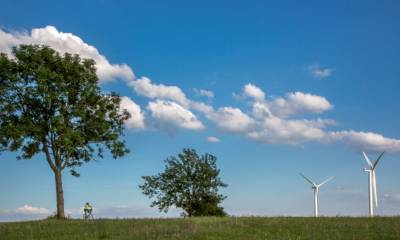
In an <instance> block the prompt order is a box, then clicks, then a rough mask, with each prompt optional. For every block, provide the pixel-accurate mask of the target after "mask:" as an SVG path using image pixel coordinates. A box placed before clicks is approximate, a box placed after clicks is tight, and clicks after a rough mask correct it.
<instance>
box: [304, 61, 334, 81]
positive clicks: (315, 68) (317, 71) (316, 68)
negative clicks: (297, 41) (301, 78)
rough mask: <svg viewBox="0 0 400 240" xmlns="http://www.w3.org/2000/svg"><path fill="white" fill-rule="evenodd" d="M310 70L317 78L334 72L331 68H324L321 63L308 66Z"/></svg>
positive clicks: (325, 76)
mask: <svg viewBox="0 0 400 240" xmlns="http://www.w3.org/2000/svg"><path fill="white" fill-rule="evenodd" d="M308 70H309V71H310V73H311V75H312V76H313V77H315V78H327V77H329V76H331V75H332V72H333V70H332V69H331V68H322V67H321V66H320V65H319V64H312V65H310V66H308Z"/></svg>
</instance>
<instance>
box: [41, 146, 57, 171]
mask: <svg viewBox="0 0 400 240" xmlns="http://www.w3.org/2000/svg"><path fill="white" fill-rule="evenodd" d="M43 151H44V153H45V154H46V160H47V162H48V163H49V165H50V168H51V169H52V170H53V172H57V171H58V169H57V168H56V166H55V165H54V163H53V161H51V156H50V153H49V149H48V146H47V143H46V142H44V143H43Z"/></svg>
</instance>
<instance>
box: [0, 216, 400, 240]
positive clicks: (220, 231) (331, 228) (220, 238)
mask: <svg viewBox="0 0 400 240" xmlns="http://www.w3.org/2000/svg"><path fill="white" fill-rule="evenodd" d="M399 229H400V217H376V218H351V217H339V218H335V217H332V218H325V217H321V218H314V217H309V218H306V217H270V218H261V217H240V218H236V217H222V218H221V217H199V218H198V217H194V218H186V219H182V218H181V219H127V220H112V219H108V220H106V219H99V220H93V221H84V220H67V221H57V220H46V221H32V222H20V223H0V239H7V240H20V239H32V240H35V239H37V240H47V239H49V240H50V239H51V240H72V239H76V240H78V239H79V240H86V239H88V240H89V239H90V240H91V239H113V240H128V239H135V240H145V239H163V240H179V239H180V240H182V239H193V240H208V239H209V240H224V239H226V240H243V239H246V240H256V239H264V240H293V239H296V240H308V239H313V240H340V239H343V240H348V239H368V240H380V239H385V240H392V239H393V240H398V239H400V230H399Z"/></svg>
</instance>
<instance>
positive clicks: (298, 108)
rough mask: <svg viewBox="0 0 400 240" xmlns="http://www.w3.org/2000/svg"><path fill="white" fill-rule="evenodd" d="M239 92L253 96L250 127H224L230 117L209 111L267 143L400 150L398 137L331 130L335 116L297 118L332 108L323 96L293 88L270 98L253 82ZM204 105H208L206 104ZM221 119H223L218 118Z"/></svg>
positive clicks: (254, 138) (253, 138) (367, 149)
mask: <svg viewBox="0 0 400 240" xmlns="http://www.w3.org/2000/svg"><path fill="white" fill-rule="evenodd" d="M240 96H241V97H242V99H243V98H250V99H251V100H252V101H251V102H250V105H251V108H252V111H251V115H246V116H247V117H246V119H248V120H247V121H246V122H247V123H250V122H251V124H247V127H244V126H246V124H238V125H240V126H242V127H243V128H241V129H240V130H236V131H234V129H238V128H237V126H235V127H225V125H227V126H229V124H230V121H229V120H228V119H226V118H223V117H220V118H218V117H215V116H218V115H217V113H218V111H217V112H214V111H212V112H211V113H212V114H210V113H209V112H208V113H207V114H208V115H210V116H211V117H214V118H215V119H212V118H210V119H211V120H214V121H215V122H216V124H217V126H219V127H220V128H224V127H225V130H228V131H232V132H239V133H242V134H243V135H244V136H246V137H248V138H250V139H252V140H255V141H258V142H262V143H267V144H291V145H302V144H304V143H306V142H310V141H314V142H320V143H325V144H327V143H334V142H342V143H343V144H345V145H347V146H350V147H352V148H354V149H357V150H365V151H391V152H397V151H400V140H398V139H392V138H387V137H384V136H382V135H380V134H377V133H371V132H362V131H361V132H358V131H354V130H348V131H346V130H341V131H340V130H339V131H329V130H327V128H328V127H332V126H336V125H337V123H336V121H335V120H332V119H322V118H316V119H302V118H298V115H299V114H305V113H307V114H321V113H323V112H325V111H327V110H330V109H332V108H333V105H332V104H331V103H330V102H329V101H328V100H327V99H326V98H324V97H322V96H318V95H313V94H309V93H302V92H294V93H287V94H286V95H285V97H279V98H276V99H272V100H269V99H267V98H266V97H265V93H264V92H263V91H262V90H261V89H260V88H259V87H257V86H255V85H252V84H247V85H245V86H244V88H243V92H242V93H241V95H240ZM203 108H204V109H206V110H207V109H208V108H206V107H204V106H203ZM222 109H224V108H222ZM225 109H226V107H225ZM228 109H229V108H228ZM236 111H237V112H239V111H240V113H243V112H242V111H241V110H240V109H236ZM237 115H241V114H237ZM296 116H297V118H296ZM230 118H234V119H236V118H237V117H236V116H235V117H233V116H231V117H230ZM239 118H240V117H239ZM218 119H220V121H216V120H218ZM225 122H227V124H225V125H222V124H223V123H225ZM218 123H220V124H221V125H218ZM248 126H251V127H248Z"/></svg>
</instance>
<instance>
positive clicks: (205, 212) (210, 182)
mask: <svg viewBox="0 0 400 240" xmlns="http://www.w3.org/2000/svg"><path fill="white" fill-rule="evenodd" d="M216 161H217V158H216V157H215V156H213V155H211V154H205V155H203V156H201V157H200V156H198V154H197V153H196V151H195V150H194V149H183V151H182V153H180V154H178V157H170V158H167V159H166V160H165V164H166V166H165V170H164V172H162V173H159V174H157V175H154V176H144V177H142V178H143V179H144V181H145V182H144V184H143V185H140V186H139V187H140V188H141V189H142V191H143V194H145V195H147V196H149V197H150V198H155V200H154V201H153V202H152V204H151V206H152V207H154V206H157V207H158V209H159V210H160V211H165V212H167V211H168V209H169V208H170V207H172V206H175V207H178V208H182V209H183V210H184V211H185V212H186V213H187V215H188V216H224V215H226V214H225V212H224V210H223V208H222V207H220V206H218V204H219V203H221V202H222V201H223V200H224V199H225V198H226V197H225V196H223V195H221V194H218V188H220V187H226V186H227V185H226V184H225V183H223V182H222V180H221V179H220V177H219V176H218V175H219V173H220V170H219V169H218V168H217V165H216Z"/></svg>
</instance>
